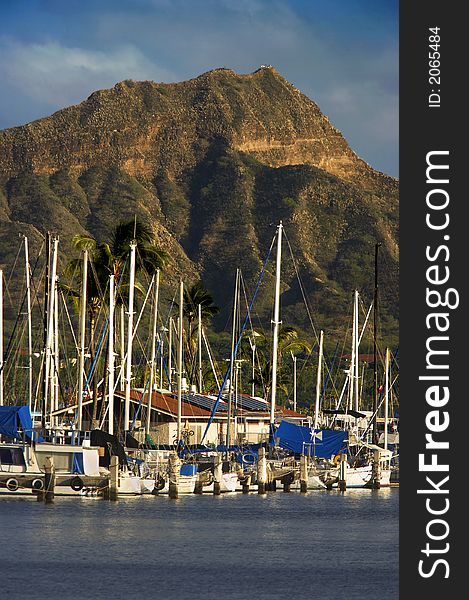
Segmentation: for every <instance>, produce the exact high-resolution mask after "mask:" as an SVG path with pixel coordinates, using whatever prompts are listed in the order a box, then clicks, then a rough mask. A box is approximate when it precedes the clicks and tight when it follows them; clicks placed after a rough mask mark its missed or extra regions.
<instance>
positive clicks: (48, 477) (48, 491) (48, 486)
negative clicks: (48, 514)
mask: <svg viewBox="0 0 469 600" xmlns="http://www.w3.org/2000/svg"><path fill="white" fill-rule="evenodd" d="M44 473H45V474H44V490H45V493H44V501H45V503H46V504H51V503H52V502H54V489H55V470H54V458H53V457H52V456H48V457H47V458H46V462H45V464H44Z"/></svg>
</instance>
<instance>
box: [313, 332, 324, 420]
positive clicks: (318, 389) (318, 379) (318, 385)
mask: <svg viewBox="0 0 469 600" xmlns="http://www.w3.org/2000/svg"><path fill="white" fill-rule="evenodd" d="M323 344H324V331H323V330H322V329H321V333H320V334H319V356H318V372H317V376H316V404H315V407H314V429H317V428H318V422H319V400H320V398H321V375H322V354H323Z"/></svg>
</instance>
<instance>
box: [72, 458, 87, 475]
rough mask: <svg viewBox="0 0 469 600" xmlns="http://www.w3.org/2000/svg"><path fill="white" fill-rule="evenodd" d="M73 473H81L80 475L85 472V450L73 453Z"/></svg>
mask: <svg viewBox="0 0 469 600" xmlns="http://www.w3.org/2000/svg"><path fill="white" fill-rule="evenodd" d="M72 471H73V473H79V474H80V475H84V474H85V469H84V468H83V452H74V453H73V466H72Z"/></svg>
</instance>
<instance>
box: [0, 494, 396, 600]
mask: <svg viewBox="0 0 469 600" xmlns="http://www.w3.org/2000/svg"><path fill="white" fill-rule="evenodd" d="M398 508H399V490H398V489H395V488H390V489H381V490H365V489H362V490H360V489H357V490H348V491H347V492H345V493H344V494H341V493H339V492H336V491H334V492H327V491H324V492H319V491H318V492H309V493H308V494H305V495H302V494H299V493H293V492H292V493H289V494H286V493H283V492H281V491H277V492H275V493H268V494H266V495H265V496H259V495H257V494H249V495H242V494H227V495H222V496H216V497H214V496H212V495H208V494H206V495H203V496H196V495H190V496H184V497H180V498H179V499H178V500H170V499H169V498H167V497H154V496H145V497H140V498H130V499H120V500H119V501H118V502H114V503H113V502H108V501H104V500H101V499H93V498H83V499H74V498H70V499H66V498H56V500H55V502H54V504H52V505H44V504H43V503H41V502H36V500H35V498H34V497H31V498H13V497H4V498H0V531H1V535H2V550H1V552H0V555H1V561H0V581H1V589H2V592H1V597H2V598H9V600H20V599H21V600H24V599H38V600H46V599H55V598H57V599H58V598H60V599H62V600H71V599H80V600H103V599H112V600H121V599H122V600H124V599H125V600H144V599H153V598H154V599H162V600H179V599H183V598H184V599H186V598H187V599H190V600H198V599H204V600H215V599H216V600H248V599H250V598H252V599H257V600H264V599H265V600H267V599H268V600H274V599H277V598H278V599H280V598H282V599H285V598H287V599H289V600H290V599H296V598H308V599H316V598H317V599H318V600H342V599H343V600H355V599H357V600H358V599H360V600H368V599H370V600H371V599H376V598H379V599H380V600H397V598H398Z"/></svg>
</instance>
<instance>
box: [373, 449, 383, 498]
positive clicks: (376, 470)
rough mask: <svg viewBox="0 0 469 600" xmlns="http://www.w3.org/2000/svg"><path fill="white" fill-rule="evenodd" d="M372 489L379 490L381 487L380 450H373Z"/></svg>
mask: <svg viewBox="0 0 469 600" xmlns="http://www.w3.org/2000/svg"><path fill="white" fill-rule="evenodd" d="M371 487H372V489H374V490H379V488H380V487H381V463H380V456H379V450H373V462H372V463H371Z"/></svg>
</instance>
